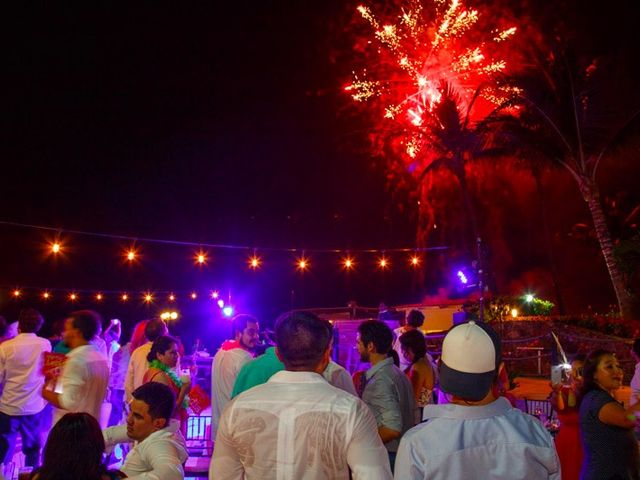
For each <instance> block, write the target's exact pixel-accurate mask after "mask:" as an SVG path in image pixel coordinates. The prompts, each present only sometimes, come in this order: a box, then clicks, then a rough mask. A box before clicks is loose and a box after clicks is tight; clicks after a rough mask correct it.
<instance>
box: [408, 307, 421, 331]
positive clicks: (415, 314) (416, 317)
mask: <svg viewBox="0 0 640 480" xmlns="http://www.w3.org/2000/svg"><path fill="white" fill-rule="evenodd" d="M423 323H424V313H422V312H421V311H420V310H415V309H414V310H411V311H410V312H409V313H408V314H407V325H411V326H412V327H415V328H420V327H421V326H422V324H423Z"/></svg>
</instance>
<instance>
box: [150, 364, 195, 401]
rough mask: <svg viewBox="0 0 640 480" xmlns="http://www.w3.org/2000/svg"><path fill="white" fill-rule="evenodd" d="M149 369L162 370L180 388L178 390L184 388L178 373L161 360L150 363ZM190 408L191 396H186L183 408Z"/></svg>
mask: <svg viewBox="0 0 640 480" xmlns="http://www.w3.org/2000/svg"><path fill="white" fill-rule="evenodd" d="M149 367H151V368H156V369H158V370H162V371H163V372H164V373H165V374H166V375H167V377H169V378H170V379H171V381H172V382H173V383H174V385H175V386H176V387H178V390H180V389H181V388H182V380H180V378H178V376H177V375H176V372H174V371H173V370H172V369H170V368H169V367H167V366H166V365H165V364H164V363H162V362H161V361H160V360H152V361H150V362H149ZM188 406H189V395H185V397H184V400H183V401H182V407H183V408H185V409H186V408H187V407H188Z"/></svg>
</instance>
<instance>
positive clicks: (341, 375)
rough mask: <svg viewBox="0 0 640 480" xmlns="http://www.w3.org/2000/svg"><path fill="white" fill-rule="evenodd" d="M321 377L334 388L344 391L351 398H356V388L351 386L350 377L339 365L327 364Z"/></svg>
mask: <svg viewBox="0 0 640 480" xmlns="http://www.w3.org/2000/svg"><path fill="white" fill-rule="evenodd" d="M322 376H323V377H324V378H325V379H326V380H327V381H328V382H329V383H330V384H331V385H333V386H334V387H336V388H339V389H340V390H344V391H345V392H347V393H350V394H351V395H353V396H356V397H357V396H358V394H357V393H356V388H355V387H354V386H353V379H352V378H351V375H349V372H347V371H346V370H345V369H344V368H342V367H341V366H340V365H338V364H334V365H332V363H329V365H327V368H326V369H325V371H324V373H323V374H322Z"/></svg>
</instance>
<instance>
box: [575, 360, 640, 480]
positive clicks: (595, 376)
mask: <svg viewBox="0 0 640 480" xmlns="http://www.w3.org/2000/svg"><path fill="white" fill-rule="evenodd" d="M622 378H623V372H622V369H621V368H620V364H619V363H618V359H617V358H616V356H615V354H614V353H613V352H610V351H607V350H596V351H594V352H591V353H590V354H589V355H588V356H587V358H586V360H585V363H584V371H583V387H582V402H581V404H580V430H581V435H582V443H583V446H584V461H583V462H582V471H581V472H580V478H581V479H584V480H602V479H614V478H615V479H634V480H635V479H640V474H639V468H640V456H639V454H638V443H637V441H636V437H635V435H634V433H633V428H634V427H635V426H636V423H637V421H638V418H636V414H638V413H637V412H638V410H640V404H636V405H632V406H631V407H629V408H626V409H625V408H624V406H623V405H622V404H621V403H619V402H618V401H617V400H616V399H615V397H614V392H615V391H616V390H618V389H619V388H620V387H621V386H622ZM638 415H640V414H638Z"/></svg>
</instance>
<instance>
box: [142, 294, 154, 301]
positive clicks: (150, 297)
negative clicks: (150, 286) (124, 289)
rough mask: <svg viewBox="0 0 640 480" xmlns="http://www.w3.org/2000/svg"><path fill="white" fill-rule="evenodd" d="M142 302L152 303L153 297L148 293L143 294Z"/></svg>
mask: <svg viewBox="0 0 640 480" xmlns="http://www.w3.org/2000/svg"><path fill="white" fill-rule="evenodd" d="M144 301H145V302H146V303H151V301H153V295H151V294H150V293H145V295H144Z"/></svg>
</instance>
